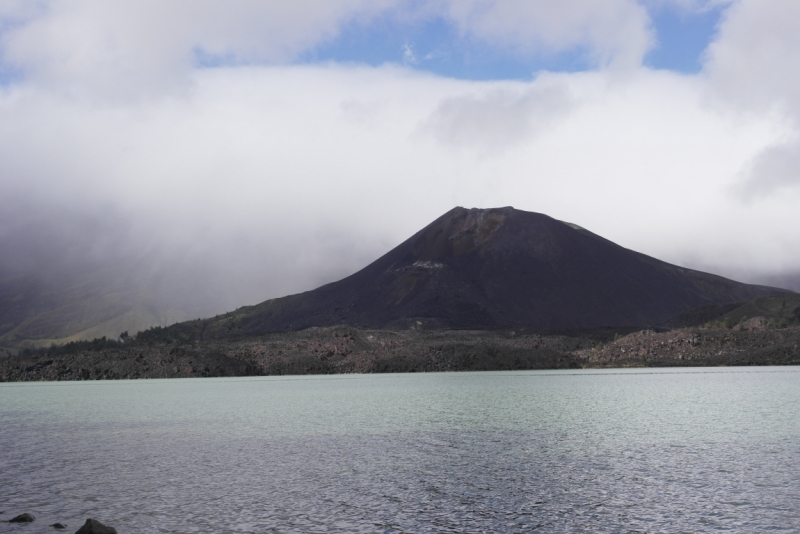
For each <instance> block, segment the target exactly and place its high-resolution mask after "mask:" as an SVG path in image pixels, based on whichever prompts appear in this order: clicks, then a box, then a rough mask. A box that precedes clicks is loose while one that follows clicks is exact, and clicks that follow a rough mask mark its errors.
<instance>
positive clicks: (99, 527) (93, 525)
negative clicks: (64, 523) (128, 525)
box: [75, 519, 117, 534]
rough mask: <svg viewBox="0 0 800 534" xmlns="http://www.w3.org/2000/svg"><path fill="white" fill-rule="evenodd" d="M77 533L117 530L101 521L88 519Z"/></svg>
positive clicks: (113, 532) (105, 533) (114, 533)
mask: <svg viewBox="0 0 800 534" xmlns="http://www.w3.org/2000/svg"><path fill="white" fill-rule="evenodd" d="M75 534H117V530H116V529H114V528H112V527H107V526H105V525H104V524H103V523H101V522H100V521H95V520H94V519H87V520H86V523H84V524H83V526H82V527H81V528H79V529H78V531H77V532H76V533H75Z"/></svg>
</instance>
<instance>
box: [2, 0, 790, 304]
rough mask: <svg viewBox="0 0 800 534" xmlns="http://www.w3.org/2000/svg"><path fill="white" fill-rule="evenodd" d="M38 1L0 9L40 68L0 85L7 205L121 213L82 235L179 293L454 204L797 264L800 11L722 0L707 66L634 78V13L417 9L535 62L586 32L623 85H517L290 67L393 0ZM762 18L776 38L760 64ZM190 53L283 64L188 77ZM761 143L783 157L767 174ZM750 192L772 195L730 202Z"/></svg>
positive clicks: (549, 81) (270, 279) (369, 239)
mask: <svg viewBox="0 0 800 534" xmlns="http://www.w3.org/2000/svg"><path fill="white" fill-rule="evenodd" d="M590 4H591V5H590ZM24 5H25V6H27V5H29V4H27V3H26V4H24ZM37 5H43V6H45V7H44V8H43V11H36V10H33V11H27V12H23V11H19V9H29V8H27V7H22V8H21V7H20V6H23V3H11V2H8V1H6V2H4V3H0V16H4V17H6V19H7V20H9V19H14V20H16V21H22V22H19V24H18V25H16V26H14V25H12V26H9V27H6V29H5V30H4V33H3V34H2V39H3V41H2V50H3V54H4V58H5V61H13V63H14V65H16V66H18V67H20V68H22V69H23V70H24V72H25V76H26V77H25V78H24V79H23V81H21V82H15V83H13V84H11V85H9V86H8V87H6V88H4V89H0V161H2V162H3V166H2V172H3V175H2V179H1V180H0V200H3V199H6V200H4V201H6V202H9V201H8V200H7V199H24V202H22V201H20V202H21V205H22V204H24V205H26V206H32V207H31V208H30V211H31V213H34V214H37V216H38V215H41V217H42V218H43V220H49V219H48V214H50V213H53V214H58V213H61V212H63V211H64V210H67V209H68V210H73V211H75V212H78V213H90V214H102V213H105V212H106V211H104V210H107V211H109V212H113V213H117V214H119V217H120V218H121V220H124V221H127V222H126V223H125V225H123V224H122V223H119V224H110V223H109V228H107V229H102V231H104V232H107V235H106V236H105V237H103V239H100V238H97V237H92V239H98V240H99V241H102V242H106V241H109V240H110V241H112V242H113V240H114V236H117V235H119V236H122V237H124V239H126V240H129V241H130V243H132V244H133V245H132V246H130V247H128V248H126V249H125V250H134V251H139V253H141V254H142V255H144V256H147V257H149V258H150V259H152V260H153V261H155V264H156V265H158V264H160V265H163V266H164V267H163V268H162V270H171V272H173V276H174V277H175V278H174V279H173V280H175V281H176V283H177V282H181V283H189V282H191V281H192V278H193V277H194V278H195V279H196V280H198V281H205V282H203V283H207V282H208V281H209V280H217V282H215V284H210V285H207V286H203V287H205V290H207V291H210V292H212V293H213V292H218V293H221V294H224V295H226V296H227V299H226V300H225V305H226V306H232V305H233V304H245V303H254V302H257V301H259V300H262V299H264V298H267V297H270V296H278V295H282V294H286V293H290V292H294V291H299V290H303V289H310V288H312V287H314V286H316V285H318V284H319V283H322V282H325V281H330V280H333V279H336V278H338V277H340V276H341V275H343V274H346V273H348V272H352V271H353V270H355V269H356V268H358V267H360V266H362V265H363V264H365V263H366V262H367V261H368V260H370V259H372V258H375V257H376V256H377V255H378V254H380V253H381V252H384V251H386V250H388V249H389V248H391V247H392V246H394V245H396V244H398V243H399V242H401V241H402V240H403V239H405V238H407V237H408V236H409V235H411V234H412V233H413V232H415V231H416V230H418V229H419V228H420V227H422V226H423V225H424V224H426V223H428V222H430V221H431V220H432V219H434V218H435V217H437V216H438V215H440V214H441V213H443V212H444V211H446V210H448V209H450V208H451V207H453V206H455V205H459V204H460V205H466V206H484V207H485V206H501V205H514V206H515V207H517V208H521V209H526V210H531V211H539V212H544V213H548V214H550V215H552V216H554V217H557V218H560V219H563V220H568V221H571V222H574V223H577V224H580V225H581V226H584V227H586V228H589V229H590V230H592V231H595V232H597V233H599V234H601V235H604V236H605V237H608V238H609V239H612V240H614V241H617V242H619V243H621V244H622V245H624V246H628V247H631V248H634V249H637V250H641V251H643V252H645V253H649V254H653V255H655V256H657V257H661V258H663V259H666V260H668V261H674V262H679V263H684V264H686V263H688V264H690V265H696V266H707V267H711V268H715V269H720V268H722V267H724V268H726V269H728V270H729V272H733V270H738V271H739V272H745V271H752V272H779V271H780V270H784V271H787V270H792V269H794V270H800V252H798V251H800V224H798V220H797V217H798V216H797V215H796V214H797V209H796V195H792V194H782V195H773V194H768V193H769V192H771V191H773V190H777V189H775V187H778V186H780V188H782V189H783V190H789V191H795V192H796V191H797V189H796V188H794V189H793V187H794V186H793V184H795V183H796V181H793V178H792V177H793V176H794V175H793V174H792V172H793V169H795V168H797V166H800V160H798V159H797V158H796V157H795V156H794V152H792V151H795V150H797V148H796V147H795V145H792V144H786V143H787V139H792V138H793V137H792V135H794V133H795V132H794V130H795V129H796V125H797V122H796V118H797V116H798V115H797V112H796V110H797V109H800V107H798V98H797V95H796V88H797V84H796V80H795V77H796V72H798V71H800V69H797V68H795V69H792V68H791V67H792V66H793V65H795V64H796V63H797V58H796V57H792V54H791V51H792V50H793V46H794V43H795V42H796V37H795V36H794V35H793V34H791V32H789V31H788V30H787V31H784V29H783V26H781V24H782V22H781V21H776V22H773V19H774V18H775V17H778V18H781V17H783V18H785V19H788V18H789V17H790V16H791V15H793V14H794V12H793V11H792V10H793V9H794V8H793V7H792V5H790V4H788V3H783V4H781V3H779V2H776V3H775V5H778V6H779V7H781V6H782V8H783V9H784V11H782V12H780V11H776V13H778V14H777V15H775V14H774V13H772V12H770V13H766V12H764V13H762V12H761V11H758V9H759V8H758V7H757V6H756V7H753V5H751V4H748V5H745V1H744V0H743V1H742V3H741V4H737V5H736V6H734V7H733V8H731V10H732V11H731V14H730V15H729V16H728V18H726V19H725V21H724V23H723V26H722V31H721V33H720V36H719V38H718V40H717V41H716V42H715V44H714V46H713V48H712V49H711V53H710V56H709V61H708V64H707V66H706V70H705V71H704V72H703V73H702V74H701V75H699V76H680V75H675V74H670V73H666V72H654V71H649V70H647V69H642V68H641V67H638V66H637V65H638V63H637V62H638V61H640V59H641V56H642V54H643V53H644V51H645V50H646V49H647V47H648V46H649V43H650V33H649V30H648V29H647V28H648V27H647V24H648V21H647V17H646V13H645V12H644V11H643V9H642V7H641V5H639V4H636V3H634V2H624V1H622V0H614V1H610V2H608V3H606V4H603V6H605V7H607V8H608V9H607V10H606V11H603V12H600V11H598V9H599V7H597V6H598V5H599V4H598V3H596V2H591V3H582V2H570V3H563V5H564V6H566V5H568V6H571V7H572V8H573V11H575V12H574V13H573V12H572V11H569V12H568V11H566V8H565V7H560V6H562V3H552V2H547V3H545V2H530V3H504V2H483V3H478V2H475V1H469V2H465V3H463V4H459V5H456V4H455V3H448V2H439V3H431V4H428V5H426V6H423V7H425V9H423V10H422V11H416V12H414V13H411V15H410V16H434V15H435V14H436V13H438V14H440V15H441V14H443V13H444V14H445V15H446V16H448V17H452V20H454V21H456V23H457V24H458V25H459V28H461V30H462V31H463V32H464V35H466V36H468V37H470V38H475V39H480V40H487V41H492V42H497V43H500V44H501V45H502V46H510V47H512V48H516V49H518V50H520V51H521V52H522V53H544V52H552V51H556V50H565V49H571V48H574V47H576V46H584V47H587V49H589V50H590V51H591V52H592V54H594V57H595V58H596V59H597V61H598V62H599V63H600V64H603V65H608V66H611V67H619V69H622V70H623V71H624V73H625V75H620V72H619V69H617V68H609V69H600V70H598V71H595V72H589V73H578V74H541V75H539V76H538V77H537V78H535V79H534V80H533V81H531V82H527V83H508V82H470V81H459V80H452V79H445V78H441V77H437V76H433V75H429V74H422V73H419V72H415V71H413V70H411V69H407V68H402V67H399V66H395V67H391V66H384V67H381V68H367V67H344V66H338V65H335V64H333V65H325V66H302V67H300V66H288V65H285V64H284V65H281V62H282V61H284V60H286V59H287V58H290V57H292V55H293V54H296V53H297V52H298V51H299V50H302V49H305V48H307V47H309V46H313V44H314V43H317V42H319V41H320V40H322V39H326V38H329V37H330V36H332V35H335V34H336V32H337V31H339V27H340V23H341V22H342V21H346V20H352V18H353V17H371V16H377V15H376V14H379V13H382V12H383V13H385V12H386V11H385V10H391V9H401V8H403V9H405V8H404V7H403V6H404V5H405V4H402V3H397V2H394V3H393V2H389V1H388V0H387V2H385V3H377V4H376V3H374V2H371V3H369V5H367V4H366V3H361V2H357V1H356V0H352V1H341V2H339V1H336V2H330V3H325V5H324V6H321V5H320V4H318V3H316V2H314V3H311V2H297V3H291V4H286V3H280V4H279V3H268V4H263V3H255V2H254V3H245V2H241V3H228V4H226V5H225V6H224V9H223V8H217V7H216V6H217V4H212V3H210V2H209V3H206V2H196V3H192V4H191V5H192V6H193V7H196V10H195V9H187V8H186V6H187V5H189V4H184V3H169V4H165V3H163V2H162V3H143V2H139V3H136V4H133V3H125V2H117V3H103V4H99V3H98V4H95V3H90V2H77V1H74V2H68V1H65V2H60V3H42V4H37ZM9 6H10V7H9ZM365 6H366V7H365ZM398 6H399V7H398ZM579 8H585V9H579ZM775 9H776V10H777V9H778V8H775ZM382 10H383V11H382ZM429 10H433V11H429ZM750 10H755V11H754V12H755V13H756V14H759V13H760V14H759V15H758V16H755V15H753V17H754V18H753V20H750V19H749V17H750V16H751V15H750V13H751V11H750ZM305 12H311V13H309V14H307V15H308V16H306V13H305ZM431 13H433V14H434V15H431ZM25 20H30V22H27V23H26V22H24V21H25ZM794 20H798V19H797V18H795V19H794ZM759 21H761V22H759ZM773 24H775V25H776V26H775V28H774V31H773V28H772V25H773ZM9 28H11V29H9ZM759 32H761V33H759ZM770 32H772V33H774V34H775V35H774V40H775V44H774V45H769V46H764V47H763V49H762V50H761V51H760V52H759V53H758V54H755V53H754V52H753V50H754V49H756V48H758V46H757V45H758V44H759V43H761V40H760V39H761V38H760V37H758V35H762V34H769V33H770ZM768 37H769V36H768ZM765 39H766V40H767V41H769V40H770V39H771V37H770V38H767V37H765ZM751 41H752V43H751ZM748 43H751V44H748ZM751 45H752V46H751ZM197 48H201V49H203V50H205V51H206V52H208V53H210V54H217V55H221V56H225V55H229V54H230V55H232V56H233V57H235V58H238V59H239V60H242V61H244V62H247V61H250V60H258V61H264V62H267V63H270V64H271V66H269V65H264V64H261V65H251V66H243V65H239V66H224V67H220V68H215V69H196V68H194V67H193V50H195V49H197ZM794 49H796V47H795V48H794ZM774 50H777V51H778V52H776V53H777V57H778V59H774V58H772V57H771V56H770V54H772V53H773V51H774ZM751 53H752V54H751ZM739 55H741V57H742V62H741V64H739V63H737V61H736V58H737V57H739ZM781 58H782V59H781ZM761 61H763V63H760V62H761ZM782 61H783V63H782ZM776 69H777V70H781V69H783V70H791V71H792V72H774V71H775V70H776ZM76 95H78V96H80V95H85V96H86V98H75V96H76ZM154 96H157V97H158V98H152V97H154ZM775 147H784V148H781V149H776V148H775ZM764 154H766V156H765V155H764ZM770 154H772V155H773V156H770ZM775 154H777V155H775ZM769 157H776V158H778V159H779V160H780V165H779V166H778V167H775V166H774V165H773V164H768V163H758V162H765V161H767V159H768V158H769ZM765 158H766V159H765ZM753 162H756V163H755V164H754V163H753ZM776 168H777V169H778V171H776V170H774V169H776ZM748 169H749V170H748ZM748 172H749V173H750V174H747V173H748ZM743 173H744V174H743ZM762 174H765V175H768V176H771V178H769V177H768V178H764V179H763V181H762V178H758V176H761V175H762ZM751 175H752V176H754V177H756V178H753V179H752V180H751ZM776 177H777V178H776ZM742 180H745V181H748V180H750V181H748V182H747V183H751V182H752V184H753V185H752V187H756V189H755V190H757V191H759V192H763V194H761V196H760V197H759V198H760V200H759V202H754V203H750V204H743V203H742V202H740V200H739V199H737V198H736V197H734V196H732V195H730V194H729V192H730V191H731V189H732V188H735V187H737V184H741V182H742ZM753 180H755V181H753ZM770 184H771V185H770ZM773 186H774V187H773ZM748 187H750V186H748ZM53 217H54V219H55V221H56V224H58V223H60V222H61V219H60V218H57V216H56V215H54V216H53ZM92 220H102V216H101V215H98V216H97V217H95V218H94V219H92ZM50 223H53V221H52V220H50ZM4 224H6V226H5V227H4V229H3V231H4V232H6V233H8V232H12V233H13V232H14V231H15V228H17V227H15V226H14V224H15V223H14V221H13V220H11V221H6V222H4ZM64 224H65V225H66V224H67V221H66V219H65V220H64ZM43 228H45V227H44V226H43ZM776 229H779V231H776ZM101 233H102V232H101ZM26 235H29V234H26ZM59 235H60V234H59ZM64 235H78V237H75V239H76V242H77V241H80V232H78V233H77V234H74V233H70V232H65V233H64ZM92 235H93V236H94V235H95V234H94V233H93V234H92ZM765 235H768V236H770V238H769V239H765V237H764V236H765ZM108 236H111V237H108ZM101 237H102V236H101ZM0 238H2V236H1V235H0ZM33 238H35V237H32V239H33ZM126 254H127V252H126ZM148 255H149V256H148ZM156 260H157V261H156ZM154 269H155V270H158V269H157V268H155V267H154ZM175 273H178V274H175ZM183 273H189V274H186V275H185V276H183V279H182V280H181V276H179V275H180V274H183ZM192 273H194V274H192ZM187 280H188V282H187ZM197 283H198V284H199V285H200V286H202V284H201V283H200V282H197Z"/></svg>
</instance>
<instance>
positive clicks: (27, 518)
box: [9, 512, 36, 523]
mask: <svg viewBox="0 0 800 534" xmlns="http://www.w3.org/2000/svg"><path fill="white" fill-rule="evenodd" d="M35 519H36V518H35V517H33V515H31V514H29V513H28V512H25V513H24V514H19V515H18V516H17V517H14V518H12V519H11V520H10V521H9V523H33V521H34V520H35Z"/></svg>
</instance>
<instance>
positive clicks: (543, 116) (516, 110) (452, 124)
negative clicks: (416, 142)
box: [421, 75, 572, 152]
mask: <svg viewBox="0 0 800 534" xmlns="http://www.w3.org/2000/svg"><path fill="white" fill-rule="evenodd" d="M547 78H548V77H547V76H546V75H545V76H540V77H539V79H538V80H537V82H536V84H533V85H531V84H521V83H509V84H492V88H491V89H489V90H488V91H487V90H485V89H482V88H480V86H478V89H479V90H478V91H477V94H476V91H475V88H473V87H470V89H471V92H470V94H467V95H460V96H454V97H450V98H446V99H444V100H442V101H441V102H440V103H439V105H438V106H437V108H436V111H435V112H434V113H433V114H431V116H429V117H428V118H427V119H425V120H424V121H423V123H422V125H421V132H423V133H430V134H432V135H433V136H434V137H436V139H438V140H439V141H440V142H442V143H444V144H445V145H449V146H454V147H463V148H467V149H476V148H477V149H478V150H488V151H489V152H493V151H497V150H504V149H506V148H508V147H511V146H514V145H517V144H519V143H522V142H524V141H526V140H527V139H529V138H530V137H531V136H533V135H536V134H541V133H543V132H545V131H546V130H547V128H549V127H551V126H553V125H554V124H555V123H556V122H557V121H558V119H559V118H563V117H564V116H566V115H567V114H568V113H569V111H570V109H571V108H572V99H571V96H570V94H569V88H568V87H567V86H566V84H564V83H550V82H549V81H548V80H547Z"/></svg>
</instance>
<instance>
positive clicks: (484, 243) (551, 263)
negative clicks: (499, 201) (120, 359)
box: [172, 208, 791, 340]
mask: <svg viewBox="0 0 800 534" xmlns="http://www.w3.org/2000/svg"><path fill="white" fill-rule="evenodd" d="M780 292H785V293H791V292H789V291H787V290H783V289H778V288H772V287H765V286H755V285H748V284H742V283H739V282H735V281H732V280H728V279H726V278H722V277H720V276H715V275H711V274H707V273H702V272H699V271H694V270H691V269H684V268H682V267H677V266H675V265H671V264H668V263H665V262H662V261H659V260H657V259H654V258H651V257H649V256H645V255H643V254H639V253H638V252H634V251H632V250H628V249H625V248H623V247H620V246H618V245H616V244H614V243H612V242H610V241H608V240H606V239H603V238H601V237H599V236H597V235H595V234H593V233H591V232H589V231H587V230H584V229H582V228H579V227H577V226H575V225H571V224H568V223H564V222H561V221H558V220H556V219H553V218H551V217H548V216H546V215H541V214H538V213H530V212H525V211H520V210H515V209H513V208H499V209H485V210H481V209H464V208H455V209H453V210H451V211H449V212H448V213H446V214H444V215H443V216H442V217H440V218H439V219H437V220H436V221H434V222H433V223H431V224H430V225H428V226H427V227H426V228H424V229H422V230H421V231H420V232H418V233H417V234H415V235H414V236H412V237H411V238H410V239H408V240H407V241H405V242H404V243H402V244H401V245H399V246H397V247H396V248H395V249H393V250H392V251H390V252H389V253H387V254H386V255H384V256H383V257H381V258H379V259H378V260H376V261H375V262H373V263H372V264H370V265H368V266H367V267H365V268H364V269H362V270H361V271H359V272H357V273H355V274H353V275H351V276H349V277H347V278H345V279H343V280H340V281H338V282H334V283H331V284H328V285H325V286H322V287H320V288H318V289H315V290H313V291H308V292H305V293H300V294H297V295H290V296H287V297H283V298H278V299H273V300H268V301H266V302H263V303H261V304H258V305H256V306H249V307H244V308H240V309H238V310H236V311H234V312H231V313H229V314H225V315H223V316H218V317H215V318H212V319H208V320H202V321H193V322H189V323H183V324H181V325H176V326H174V327H172V328H174V329H176V330H181V331H182V332H184V333H185V334H186V335H190V336H192V337H196V338H198V339H204V340H208V339H221V338H235V337H242V336H254V335H261V334H264V333H267V332H281V331H291V330H302V329H306V328H310V327H314V326H317V327H320V326H333V325H338V324H349V325H353V326H356V327H359V328H366V329H407V328H409V327H411V328H416V327H417V326H419V327H421V328H424V329H481V330H485V329H515V328H517V329H518V328H528V329H532V330H535V331H539V332H543V331H549V330H562V329H586V328H598V327H646V326H660V325H661V326H663V325H665V324H666V323H668V321H670V320H671V319H673V318H675V317H676V315H678V314H680V313H681V312H684V311H686V310H689V309H691V308H696V307H698V306H703V305H717V304H720V303H734V302H735V303H741V302H745V301H750V300H752V299H754V298H756V297H760V296H764V295H769V294H773V293H780ZM716 311H717V310H714V312H715V313H716ZM716 314H718V313H716ZM712 315H713V314H712Z"/></svg>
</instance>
